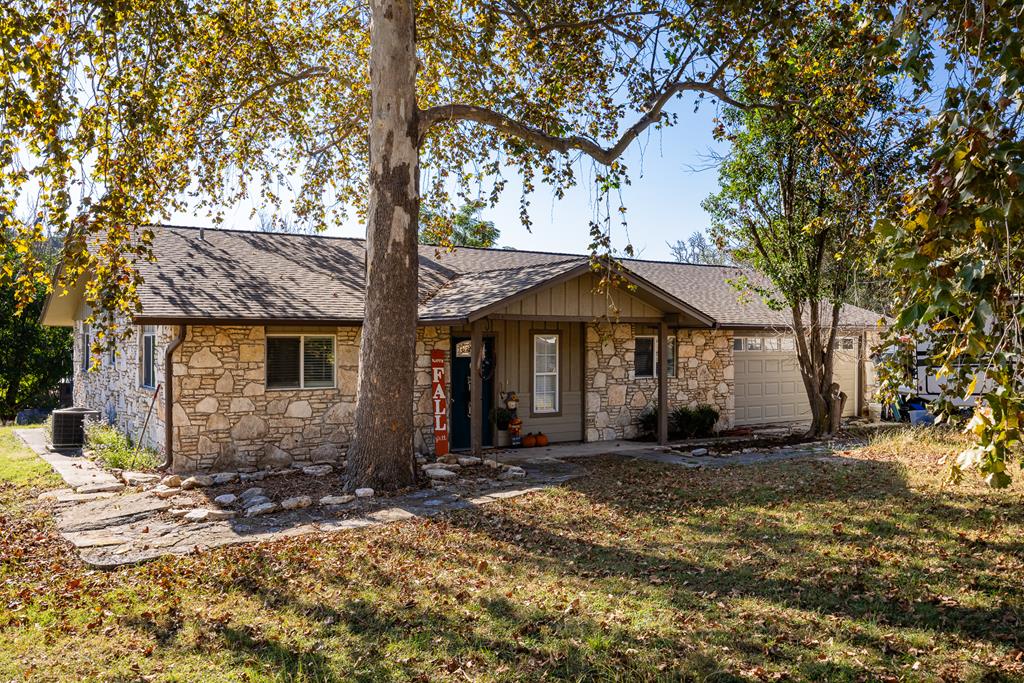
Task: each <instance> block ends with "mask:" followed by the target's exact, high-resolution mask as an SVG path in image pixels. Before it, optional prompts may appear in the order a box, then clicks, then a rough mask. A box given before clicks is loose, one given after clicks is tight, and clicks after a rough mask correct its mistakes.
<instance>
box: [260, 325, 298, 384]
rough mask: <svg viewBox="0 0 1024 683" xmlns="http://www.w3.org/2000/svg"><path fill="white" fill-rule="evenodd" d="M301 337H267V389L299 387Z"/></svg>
mask: <svg viewBox="0 0 1024 683" xmlns="http://www.w3.org/2000/svg"><path fill="white" fill-rule="evenodd" d="M301 353H302V337H267V388H268V389H298V388H299V387H300V386H301V383H300V381H299V380H300V378H301V376H302V375H301V364H302V358H301Z"/></svg>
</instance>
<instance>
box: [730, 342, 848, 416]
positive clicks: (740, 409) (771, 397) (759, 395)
mask: <svg viewBox="0 0 1024 683" xmlns="http://www.w3.org/2000/svg"><path fill="white" fill-rule="evenodd" d="M733 352H734V360H735V363H736V374H735V382H736V384H735V386H736V424H737V425H756V424H776V423H783V422H803V421H809V420H810V419H811V410H810V404H809V403H808V401H807V392H806V391H805V390H804V383H803V380H802V379H801V377H800V365H799V363H798V362H797V358H796V345H795V343H794V341H793V337H792V336H787V335H765V334H759V335H756V336H755V335H753V334H742V333H737V334H736V336H735V338H734V339H733ZM833 374H834V377H835V379H834V381H836V382H838V383H839V386H840V388H842V390H843V391H845V392H846V394H847V395H848V396H849V398H848V399H847V401H846V410H845V411H844V414H845V415H855V414H856V411H857V403H856V396H857V340H856V339H855V338H853V337H843V338H841V339H839V341H838V342H837V348H836V366H835V371H834V373H833Z"/></svg>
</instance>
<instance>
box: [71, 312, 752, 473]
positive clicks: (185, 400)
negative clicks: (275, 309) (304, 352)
mask: <svg viewBox="0 0 1024 683" xmlns="http://www.w3.org/2000/svg"><path fill="white" fill-rule="evenodd" d="M177 329H178V328H177V327H176V326H158V327H157V328H156V330H157V343H156V354H155V356H156V377H157V382H158V383H159V382H162V379H163V359H164V353H165V349H166V348H167V345H168V344H169V343H170V342H171V341H172V340H173V338H174V337H175V335H176V334H177ZM281 331H282V332H284V330H283V329H282V330H281ZM76 332H77V334H76V337H75V338H76V346H75V354H76V357H75V368H76V374H75V380H76V381H75V402H76V404H77V405H85V406H88V407H91V408H95V409H97V410H99V411H100V412H101V413H102V414H103V415H104V416H105V418H106V419H108V420H109V421H110V422H112V423H113V424H115V425H117V426H118V427H119V428H120V429H122V430H123V431H125V432H126V433H127V434H129V435H131V436H132V438H133V439H136V438H138V431H139V430H140V429H141V425H142V423H143V421H144V420H145V417H146V412H147V411H148V410H149V406H150V403H151V402H152V399H153V394H154V390H153V389H144V388H142V387H140V379H139V378H140V370H139V367H140V363H139V355H140V343H139V337H140V330H139V328H134V329H133V331H132V333H131V336H130V337H129V339H128V340H127V341H126V343H124V344H123V345H122V346H121V350H120V351H119V355H118V356H117V358H116V360H115V362H114V363H113V364H111V363H110V362H109V354H108V355H105V357H104V358H103V361H102V362H101V363H100V366H99V368H98V369H97V370H95V371H93V372H89V373H82V372H81V356H80V354H81V346H82V342H81V325H80V324H79V325H78V326H77V327H76ZM294 333H295V334H299V333H307V334H317V335H320V334H333V336H334V337H335V340H336V341H335V378H336V381H335V386H334V387H332V388H315V389H287V390H275V389H267V387H266V367H265V358H266V337H267V332H266V328H265V327H262V326H255V327H253V326H212V325H210V326H189V327H188V328H187V332H186V336H185V340H184V341H183V342H182V344H181V346H180V347H179V348H178V349H177V350H176V351H175V354H174V365H173V375H174V399H175V403H174V452H175V464H176V468H177V469H178V470H180V471H183V472H189V471H221V470H235V471H251V470H257V469H266V468H274V467H281V466H287V465H292V464H307V463H314V462H338V461H340V460H342V459H343V458H344V455H345V451H346V449H347V447H348V444H349V443H350V441H351V438H352V430H353V427H354V414H355V404H356V390H357V386H358V376H359V369H358V368H359V343H360V328H358V327H337V328H316V329H315V330H314V329H309V330H295V331H294ZM650 333H651V330H650V329H649V328H645V327H644V326H641V325H630V324H608V323H601V324H588V325H587V326H586V339H585V358H584V364H585V365H584V370H585V381H586V386H585V393H586V396H585V408H584V409H585V416H584V422H585V432H584V438H585V439H586V440H587V441H598V440H604V439H621V438H631V437H633V436H635V435H636V427H637V422H638V420H639V417H640V415H641V413H643V411H644V410H646V409H647V408H648V407H649V406H651V405H654V404H655V403H656V402H657V395H658V392H657V378H655V377H636V376H635V370H634V350H635V337H636V335H638V334H650ZM670 339H674V340H675V344H676V352H677V353H676V358H677V367H676V371H675V373H674V374H673V375H672V376H671V377H670V378H669V381H668V386H669V391H670V392H671V393H670V396H669V404H670V405H671V406H673V407H674V406H679V405H689V406H694V405H697V404H698V403H709V404H711V405H714V406H716V407H717V408H718V410H719V412H720V414H721V418H720V421H719V426H720V427H728V426H730V425H731V424H732V420H733V413H734V410H733V394H732V392H733V358H732V333H730V332H726V331H720V330H678V331H676V332H675V333H674V334H673V335H670ZM434 349H441V350H443V351H445V372H446V377H448V378H449V381H450V377H451V329H450V328H448V327H446V326H440V327H421V328H419V329H418V330H417V341H416V377H415V389H414V391H415V394H414V407H413V412H414V416H413V419H414V425H415V444H414V448H415V450H417V451H418V452H423V453H429V452H431V451H432V450H433V446H434V438H433V405H432V402H431V373H430V356H431V351H432V350H434ZM163 425H164V416H163V401H162V400H157V401H156V402H155V404H154V406H153V413H152V416H151V418H150V423H149V427H148V428H147V430H146V434H145V435H143V443H144V444H145V445H148V446H152V447H154V448H157V449H161V450H162V447H163Z"/></svg>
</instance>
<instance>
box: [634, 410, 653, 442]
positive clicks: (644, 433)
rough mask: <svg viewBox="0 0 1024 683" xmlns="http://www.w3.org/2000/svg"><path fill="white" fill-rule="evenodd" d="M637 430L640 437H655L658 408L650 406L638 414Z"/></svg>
mask: <svg viewBox="0 0 1024 683" xmlns="http://www.w3.org/2000/svg"><path fill="white" fill-rule="evenodd" d="M637 429H638V431H639V435H640V436H641V437H650V436H655V435H656V434H657V433H658V408H657V406H651V407H649V408H648V409H647V410H645V411H644V412H642V413H640V419H639V422H638V424H637Z"/></svg>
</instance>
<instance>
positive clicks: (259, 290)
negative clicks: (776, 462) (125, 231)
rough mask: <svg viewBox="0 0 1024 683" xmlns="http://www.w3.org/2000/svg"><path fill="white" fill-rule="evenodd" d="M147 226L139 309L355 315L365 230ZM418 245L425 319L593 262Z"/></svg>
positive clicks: (724, 271) (743, 312)
mask: <svg viewBox="0 0 1024 683" xmlns="http://www.w3.org/2000/svg"><path fill="white" fill-rule="evenodd" d="M153 230H154V237H153V253H154V255H155V256H156V259H157V260H156V261H155V262H146V263H142V264H140V266H139V270H140V274H141V275H142V278H143V284H142V285H141V286H140V287H139V297H140V302H141V304H142V315H141V316H139V320H140V321H143V322H144V321H164V322H167V321H171V320H197V319H216V320H220V321H238V322H242V321H256V320H263V321H276V322H310V323H315V322H321V323H345V322H359V321H361V320H362V316H363V278H364V271H365V255H366V252H365V244H364V240H361V239H351V238H340V237H326V236H322V235H302V234H290V233H288V234H286V233H262V232H248V231H236V230H216V229H210V228H205V229H202V230H200V229H199V228H186V227H177V226H158V227H155V228H154V229H153ZM419 251H420V258H419V262H420V263H419V265H420V276H419V299H420V311H419V317H420V320H421V321H422V322H457V321H468V320H470V319H472V318H474V317H475V316H474V314H482V313H483V312H484V311H487V310H490V309H492V308H493V307H494V306H497V305H500V304H501V303H502V302H504V301H510V300H513V299H515V298H516V297H517V296H520V295H522V294H523V293H524V292H527V291H530V290H532V289H536V288H538V287H544V286H546V285H547V284H549V283H553V282H556V281H559V280H560V279H564V278H566V277H572V276H574V275H575V274H576V273H579V274H583V273H585V272H587V270H588V268H589V264H590V259H589V257H587V256H582V255H578V254H553V253H546V252H536V251H518V250H505V249H478V248H470V247H460V248H458V249H457V250H455V251H454V252H451V253H441V254H438V253H437V250H436V249H435V248H434V247H432V246H429V245H421V246H420V248H419ZM623 264H624V266H625V268H626V271H625V274H626V275H627V276H628V277H629V279H630V280H631V281H632V282H633V283H634V284H636V285H637V286H638V287H640V288H641V289H644V290H645V291H646V292H648V293H650V294H651V295H652V296H656V297H657V298H658V300H659V301H661V302H663V305H664V306H665V308H664V309H663V310H666V309H667V310H675V311H678V312H681V313H684V314H686V315H687V316H689V317H691V318H693V319H696V320H698V321H700V322H701V323H706V324H713V323H717V324H719V325H721V326H761V327H773V326H781V325H785V318H786V315H785V313H784V312H778V311H772V310H771V309H770V308H768V306H766V305H765V304H764V303H763V302H761V300H760V299H759V298H758V297H747V298H748V299H750V301H748V302H747V303H741V302H740V295H739V293H738V292H737V291H736V289H735V288H734V287H732V285H730V284H729V283H728V280H729V279H730V278H733V277H736V276H737V275H738V274H740V271H739V270H738V269H735V268H732V269H730V268H719V267H712V266H697V265H690V264H679V263H659V262H653V261H640V260H627V261H623ZM50 308H51V307H48V308H47V310H48V311H49V310H50ZM52 308H53V310H55V311H56V310H60V311H62V313H61V314H60V315H59V316H57V315H53V316H50V315H48V314H46V313H44V320H43V322H44V323H47V324H54V325H60V324H68V323H67V322H66V321H65V320H64V318H65V317H66V314H65V313H64V312H65V311H67V310H69V307H68V306H66V305H65V306H60V307H52ZM58 317H59V318H60V320H58V319H57V318H58ZM476 317H478V316H476ZM878 317H879V316H878V315H877V314H875V313H871V312H869V311H865V310H864V309H858V308H856V307H852V306H847V307H845V309H844V318H843V323H844V324H848V325H874V324H875V323H876V321H877V320H878ZM48 318H49V319H48Z"/></svg>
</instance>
